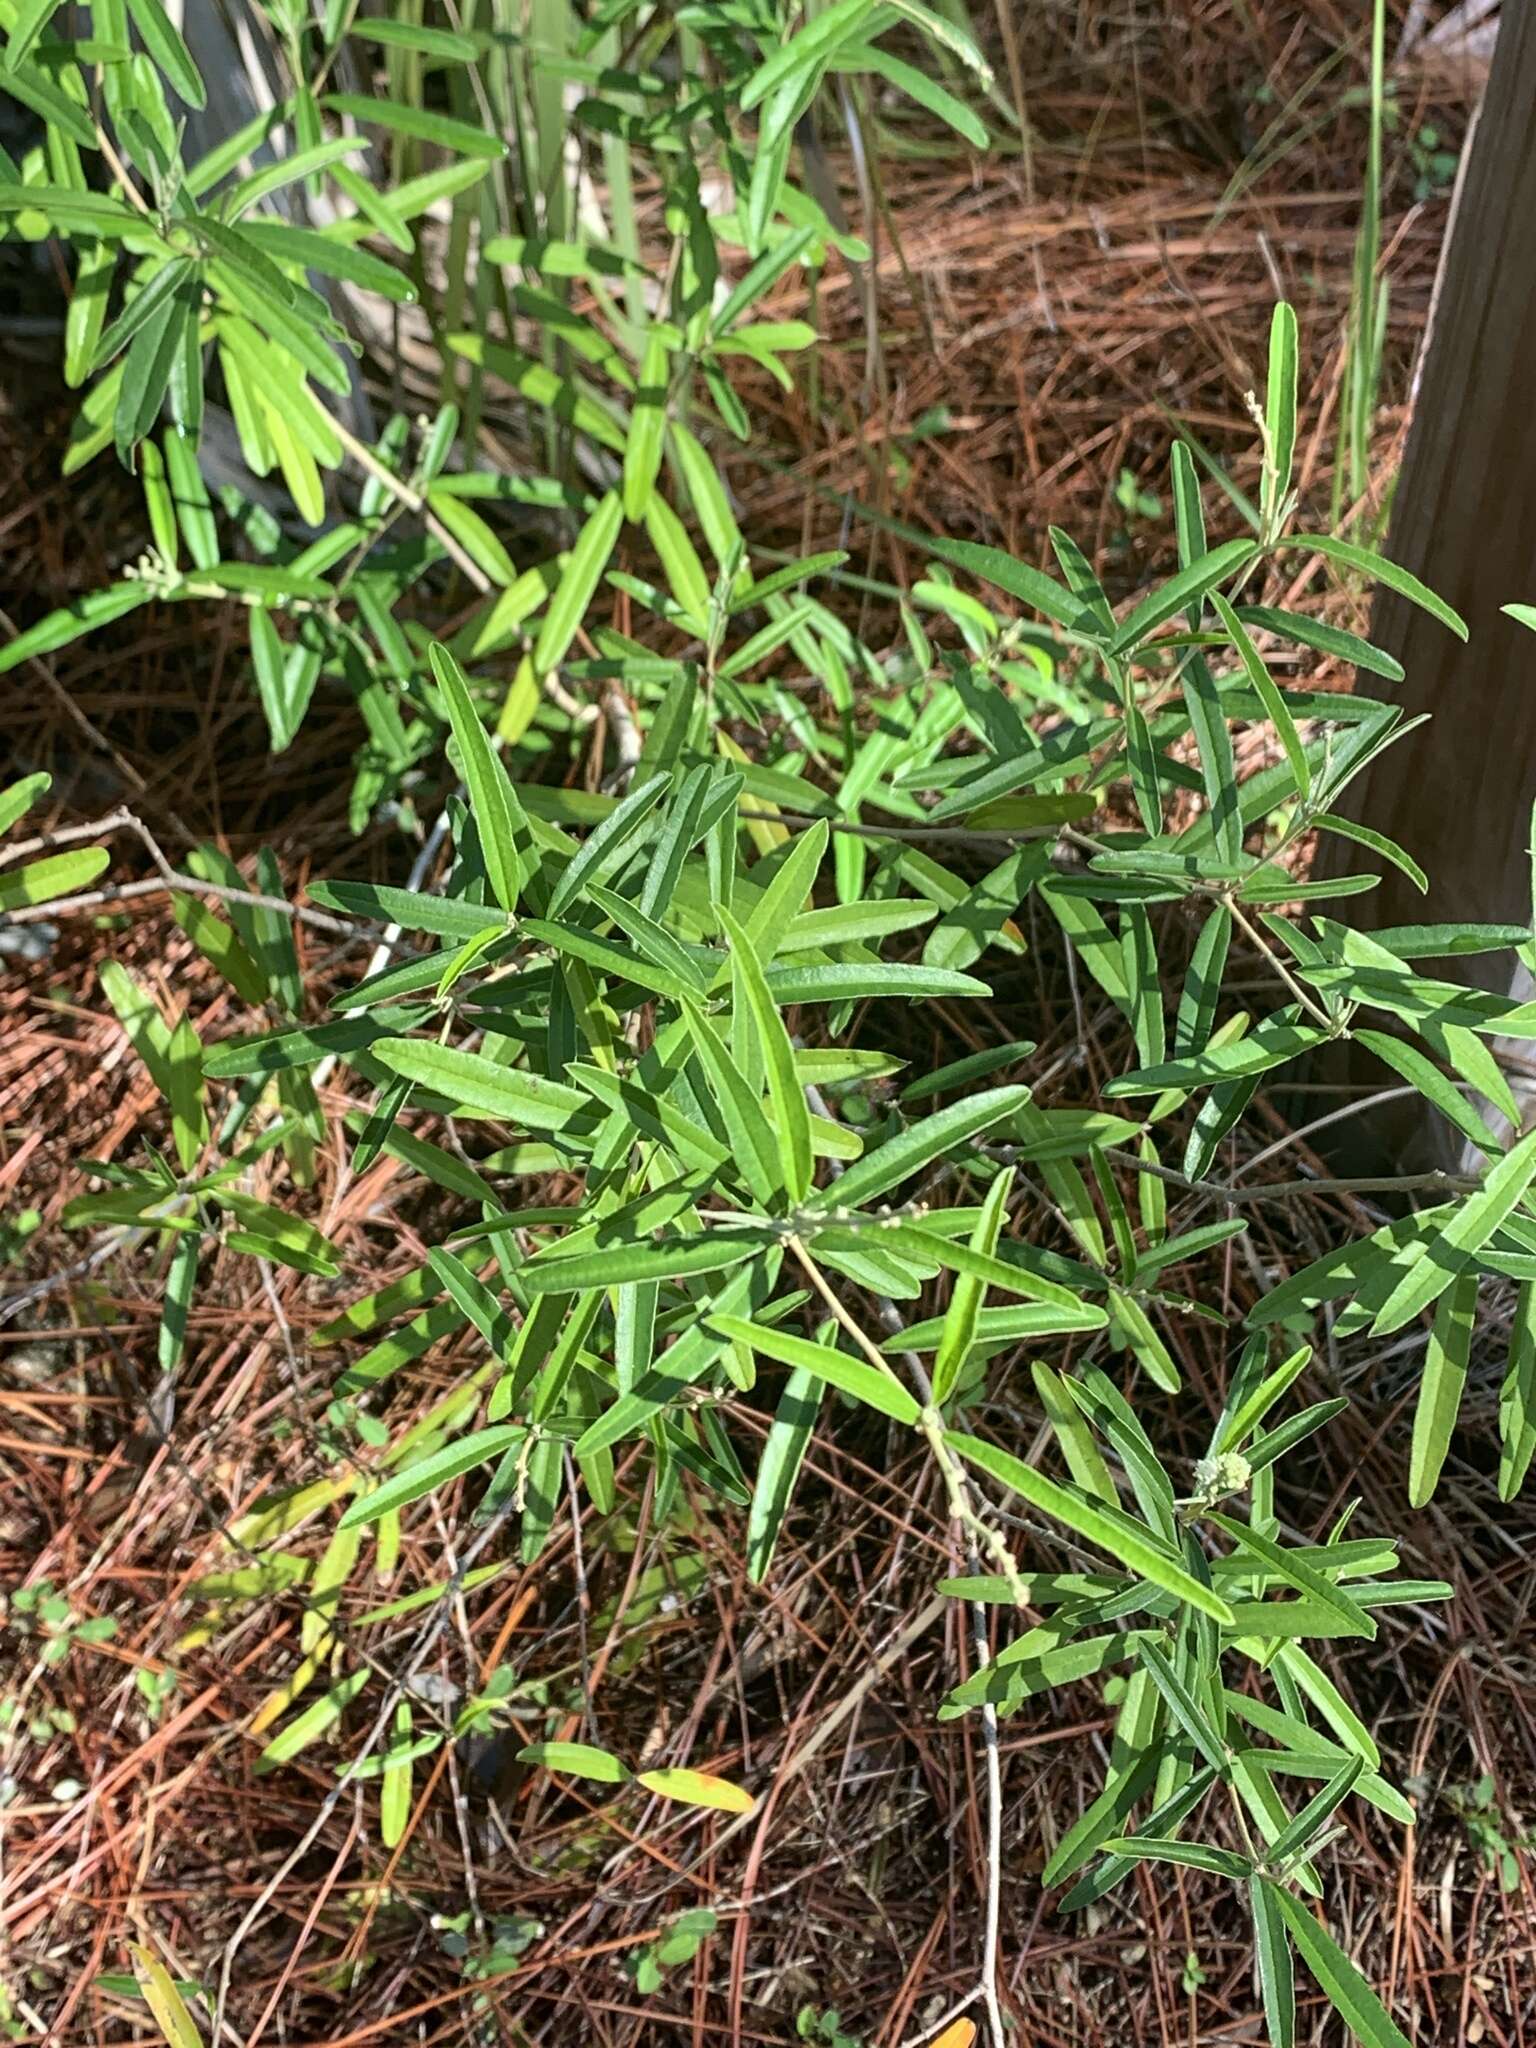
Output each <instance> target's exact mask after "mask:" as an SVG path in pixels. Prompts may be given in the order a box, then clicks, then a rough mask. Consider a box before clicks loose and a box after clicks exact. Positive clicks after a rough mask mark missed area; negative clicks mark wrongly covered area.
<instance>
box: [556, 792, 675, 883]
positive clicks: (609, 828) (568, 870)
mask: <svg viewBox="0 0 1536 2048" xmlns="http://www.w3.org/2000/svg"><path fill="white" fill-rule="evenodd" d="M666 791H667V778H666V777H665V776H664V775H658V776H655V777H653V779H652V780H651V781H649V782H644V783H642V784H641V785H640V787H639V788H638V789H632V790H631V791H630V793H629V795H628V796H626V797H625V798H624V800H623V802H622V803H620V804H619V805H618V806H617V807H616V808H615V809H614V810H612V811H610V812H609V814H608V816H607V817H606V818H604V820H603V822H602V823H601V824H600V825H599V826H598V828H597V830H596V831H595V832H593V833H591V834H590V835H589V837H588V838H587V839H586V840H585V841H584V842H583V844H582V847H581V850H580V852H579V853H578V854H577V855H576V857H575V858H574V859H573V860H572V861H570V862H569V863H568V864H567V866H566V867H565V868H564V869H563V870H562V872H561V875H560V879H559V880H558V881H557V882H556V884H555V886H554V888H553V889H552V890H551V892H550V897H549V913H548V914H549V916H550V917H552V918H557V917H559V916H560V915H561V913H562V912H563V911H565V910H568V909H569V908H570V906H571V905H572V904H573V903H575V902H577V901H578V900H579V899H580V898H581V896H582V894H583V893H584V892H585V891H586V890H587V889H588V888H590V887H591V885H592V884H593V883H603V882H606V881H607V880H608V878H609V877H610V876H611V875H612V874H613V873H614V872H615V871H616V869H617V868H618V867H619V866H620V864H621V863H622V862H623V861H624V860H625V859H626V858H628V857H629V855H630V853H631V851H632V850H633V842H634V840H635V838H636V835H637V834H638V833H639V832H640V830H641V827H642V826H643V825H644V824H645V822H646V820H647V818H648V817H649V816H650V814H651V812H652V811H653V810H654V809H655V808H656V805H657V803H658V802H659V801H660V799H661V798H662V797H663V796H664V795H665V794H666Z"/></svg>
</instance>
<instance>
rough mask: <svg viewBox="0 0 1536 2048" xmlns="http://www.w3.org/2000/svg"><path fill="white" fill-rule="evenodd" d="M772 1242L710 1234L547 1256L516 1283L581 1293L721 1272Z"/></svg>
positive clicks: (536, 1290) (534, 1290)
mask: <svg viewBox="0 0 1536 2048" xmlns="http://www.w3.org/2000/svg"><path fill="white" fill-rule="evenodd" d="M772 1242H773V1240H772V1239H771V1238H769V1237H766V1236H759V1235H755V1234H753V1233H751V1232H748V1231H734V1230H708V1231H705V1232H704V1233H703V1234H702V1235H700V1236H697V1237H672V1238H665V1239H662V1240H660V1241H652V1240H647V1241H646V1242H645V1243H643V1244H612V1245H606V1246H604V1247H603V1249H602V1250H600V1251H580V1252H566V1253H559V1252H554V1251H550V1252H545V1253H543V1254H541V1255H540V1256H539V1257H538V1258H536V1259H533V1260H531V1261H530V1262H529V1263H528V1264H527V1265H526V1266H523V1267H522V1268H521V1269H520V1270H519V1273H518V1281H519V1283H520V1285H521V1286H522V1287H523V1289H524V1291H525V1292H526V1293H528V1294H531V1295H538V1294H584V1293H585V1292H586V1291H587V1290H588V1289H589V1288H594V1287H598V1288H608V1287H624V1286H629V1285H632V1284H634V1283H636V1282H650V1281H656V1280H677V1279H681V1278H682V1277H683V1276H684V1275H685V1274H689V1273H719V1272H723V1271H725V1270H726V1269H727V1268H728V1267H731V1266H739V1265H740V1264H741V1263H742V1261H743V1260H745V1259H754V1258H756V1257H758V1255H759V1254H760V1253H762V1252H764V1251H766V1250H767V1249H768V1246H769V1245H770V1244H771V1243H772Z"/></svg>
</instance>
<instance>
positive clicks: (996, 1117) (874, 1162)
mask: <svg viewBox="0 0 1536 2048" xmlns="http://www.w3.org/2000/svg"><path fill="white" fill-rule="evenodd" d="M1028 1101H1029V1090H1028V1089H1027V1088H1024V1087H1017V1086H1016V1087H1008V1088H989V1089H983V1090H982V1092H981V1093H980V1094H979V1095H972V1096H969V1097H967V1098H966V1099H965V1100H964V1101H962V1102H955V1103H951V1104H950V1106H949V1108H947V1109H940V1110H935V1112H934V1113H933V1115H932V1116H928V1117H924V1118H923V1119H922V1121H921V1122H920V1123H915V1124H912V1125H911V1126H909V1128H908V1129H906V1130H904V1131H900V1132H898V1133H897V1135H896V1136H895V1137H894V1138H889V1139H887V1140H886V1142H885V1144H883V1145H881V1146H878V1147H877V1148H876V1149H875V1150H874V1151H873V1152H866V1153H865V1155H864V1157H863V1158H862V1159H861V1160H859V1161H858V1162H857V1164H856V1165H853V1166H850V1167H849V1169H848V1171H847V1172H846V1173H845V1174H843V1176H842V1177H841V1179H839V1180H838V1181H836V1182H834V1183H833V1185H832V1186H831V1187H830V1188H828V1189H825V1190H824V1191H823V1192H822V1195H821V1196H820V1198H819V1199H820V1202H821V1205H822V1206H835V1207H836V1208H838V1209H858V1208H862V1207H863V1206H864V1205H865V1203H867V1202H871V1201H873V1200H874V1199H875V1197H876V1196H877V1195H883V1194H885V1193H886V1192H887V1190H888V1189H890V1188H893V1187H895V1186H896V1185H897V1184H898V1183H899V1182H901V1181H904V1180H909V1179H910V1178H911V1176H912V1175H913V1174H914V1173H920V1172H921V1171H922V1169H923V1168H924V1167H925V1166H929V1165H931V1164H932V1163H933V1161H934V1160H935V1159H939V1158H942V1157H943V1156H944V1155H945V1154H946V1153H948V1152H951V1151H954V1150H955V1149H957V1148H958V1147H959V1146H961V1145H966V1144H969V1143H970V1141H971V1140H972V1139H973V1138H976V1137H979V1136H980V1134H981V1133H982V1132H983V1131H986V1130H990V1129H991V1128H992V1127H993V1126H994V1125H995V1124H998V1123H1001V1122H1002V1121H1003V1119H1004V1118H1005V1117H1007V1116H1009V1115H1011V1114H1012V1113H1013V1111H1015V1110H1017V1109H1022V1108H1023V1107H1024V1106H1025V1105H1026V1104H1027V1103H1028Z"/></svg>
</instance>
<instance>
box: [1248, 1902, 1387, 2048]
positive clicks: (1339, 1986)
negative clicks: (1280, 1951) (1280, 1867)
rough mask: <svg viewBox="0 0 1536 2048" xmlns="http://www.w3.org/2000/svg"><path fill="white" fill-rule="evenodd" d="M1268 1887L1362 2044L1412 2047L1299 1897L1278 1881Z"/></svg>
mask: <svg viewBox="0 0 1536 2048" xmlns="http://www.w3.org/2000/svg"><path fill="white" fill-rule="evenodd" d="M1269 1889H1270V1896H1271V1898H1272V1899H1273V1901H1274V1905H1275V1907H1276V1910H1277V1911H1278V1913H1279V1915H1280V1918H1281V1919H1282V1920H1283V1921H1284V1922H1285V1924H1286V1926H1287V1927H1288V1928H1289V1930H1290V1934H1291V1938H1292V1940H1293V1941H1294V1942H1295V1944H1296V1946H1297V1948H1298V1949H1299V1950H1300V1952H1301V1955H1302V1958H1303V1960H1304V1961H1305V1963H1306V1965H1307V1968H1308V1969H1309V1970H1310V1971H1311V1972H1312V1974H1313V1976H1314V1977H1315V1978H1316V1979H1317V1981H1318V1983H1319V1984H1320V1985H1321V1987H1322V1989H1323V1991H1324V1992H1325V1993H1326V1994H1327V1997H1328V2002H1329V2004H1330V2005H1332V2007H1333V2009H1334V2011H1335V2012H1337V2013H1338V2015H1339V2017H1340V2018H1341V2019H1342V2020H1343V2022H1344V2024H1345V2026H1346V2027H1348V2029H1349V2031H1350V2032H1351V2033H1352V2034H1353V2035H1354V2037H1355V2039H1356V2040H1357V2041H1359V2042H1360V2043H1361V2044H1362V2048H1412V2044H1411V2043H1410V2042H1409V2039H1408V2036H1407V2035H1406V2034H1405V2033H1403V2031H1402V2029H1401V2028H1400V2027H1398V2026H1397V2025H1396V2024H1395V2023H1394V2022H1393V2020H1392V2019H1391V2018H1390V2016H1389V2015H1388V2013H1387V2010H1386V2007H1385V2006H1384V2005H1383V2004H1382V2002H1381V2000H1380V1999H1379V1998H1378V1997H1377V1996H1376V1994H1375V1992H1374V1991H1373V1990H1372V1989H1371V1987H1370V1985H1369V1984H1367V1983H1366V1981H1365V1979H1364V1978H1363V1977H1362V1976H1361V1974H1360V1972H1359V1971H1358V1970H1357V1969H1356V1968H1355V1966H1354V1964H1353V1963H1352V1962H1351V1961H1350V1960H1349V1957H1348V1956H1347V1955H1345V1953H1344V1951H1343V1949H1341V1948H1340V1947H1339V1945H1338V1943H1337V1942H1336V1941H1335V1940H1334V1939H1333V1936H1332V1935H1331V1934H1328V1933H1327V1932H1326V1931H1325V1930H1324V1929H1323V1928H1322V1927H1321V1926H1320V1925H1319V1924H1318V1922H1317V1920H1316V1919H1315V1918H1314V1916H1313V1915H1312V1913H1311V1912H1309V1911H1308V1909H1307V1907H1306V1906H1304V1905H1303V1904H1302V1902H1301V1900H1300V1899H1297V1898H1294V1897H1293V1896H1292V1895H1291V1893H1290V1892H1288V1891H1285V1890H1284V1889H1283V1888H1282V1887H1281V1886H1279V1885H1272V1886H1271V1887H1270V1888H1269Z"/></svg>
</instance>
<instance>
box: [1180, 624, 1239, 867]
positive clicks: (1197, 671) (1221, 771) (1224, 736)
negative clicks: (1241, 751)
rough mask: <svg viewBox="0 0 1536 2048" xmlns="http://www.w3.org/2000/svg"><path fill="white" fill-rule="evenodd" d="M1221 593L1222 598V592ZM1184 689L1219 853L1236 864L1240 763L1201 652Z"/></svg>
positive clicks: (1187, 674)
mask: <svg viewBox="0 0 1536 2048" xmlns="http://www.w3.org/2000/svg"><path fill="white" fill-rule="evenodd" d="M1217 597H1218V601H1220V593H1219V592H1218V593H1217ZM1239 630H1240V629H1239ZM1182 691H1183V697H1184V708H1185V710H1186V711H1187V712H1188V713H1189V724H1190V730H1191V731H1192V732H1193V734H1194V736H1195V745H1196V746H1197V747H1198V749H1199V752H1200V768H1201V773H1202V775H1203V777H1204V780H1205V801H1206V807H1207V810H1208V812H1209V815H1210V820H1211V829H1212V833H1213V835H1214V838H1215V844H1216V853H1217V857H1218V859H1220V860H1224V861H1228V862H1231V863H1234V864H1235V863H1236V862H1238V861H1240V860H1241V859H1242V857H1243V815H1242V805H1241V803H1240V802H1239V799H1238V792H1237V765H1236V763H1235V761H1234V760H1233V756H1232V732H1231V728H1230V727H1229V726H1228V724H1227V714H1226V710H1225V707H1224V706H1223V704H1222V701H1221V695H1220V692H1219V691H1218V690H1217V688H1216V684H1215V682H1214V681H1213V679H1212V676H1211V672H1210V670H1209V668H1207V666H1206V664H1205V662H1204V661H1203V660H1202V659H1201V658H1200V656H1199V655H1195V656H1193V657H1192V658H1191V660H1190V662H1189V664H1188V666H1187V667H1186V669H1185V671H1184V681H1183V685H1182Z"/></svg>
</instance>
